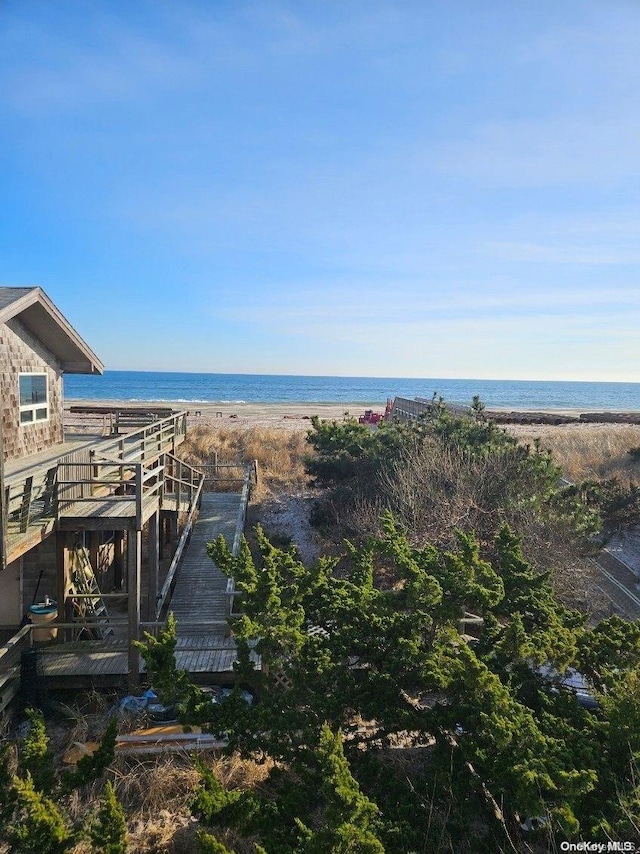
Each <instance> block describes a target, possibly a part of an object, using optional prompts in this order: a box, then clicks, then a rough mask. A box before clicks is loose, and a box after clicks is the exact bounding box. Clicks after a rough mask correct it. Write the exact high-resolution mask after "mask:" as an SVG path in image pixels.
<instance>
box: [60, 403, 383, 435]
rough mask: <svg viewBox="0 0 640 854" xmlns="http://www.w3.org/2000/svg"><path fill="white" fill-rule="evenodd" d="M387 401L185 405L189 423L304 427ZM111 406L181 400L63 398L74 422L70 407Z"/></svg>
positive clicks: (380, 407) (378, 409) (352, 414)
mask: <svg viewBox="0 0 640 854" xmlns="http://www.w3.org/2000/svg"><path fill="white" fill-rule="evenodd" d="M385 404H386V401H382V402H380V401H377V402H375V401H374V402H371V403H367V404H362V403H198V404H191V405H190V406H189V407H185V408H186V410H187V412H188V413H189V422H188V423H189V426H190V427H194V426H196V425H207V426H211V427H217V428H223V427H244V428H249V427H258V426H260V427H274V428H278V429H282V430H306V429H307V428H308V427H309V422H310V421H311V418H312V417H313V416H314V415H317V416H318V417H319V418H321V419H324V420H327V421H334V420H335V421H341V420H342V419H343V418H344V417H345V413H348V416H347V417H351V418H358V416H360V415H363V414H364V411H365V409H373V410H374V411H375V412H380V413H384V408H385ZM92 406H96V407H97V406H100V407H113V408H118V409H134V408H135V409H144V408H146V407H154V408H155V407H172V408H173V409H174V410H179V409H180V404H178V403H175V404H173V405H172V404H170V403H167V401H145V403H144V405H143V404H140V405H138V406H137V407H133V406H132V404H131V403H130V402H124V401H121V400H70V401H66V402H65V410H67V412H66V415H65V420H68V421H69V423H70V424H74V423H75V422H76V421H77V420H80V416H76V415H75V414H74V413H72V412H69V411H68V410H70V408H71V407H73V408H76V407H92Z"/></svg>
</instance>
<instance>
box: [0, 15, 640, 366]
mask: <svg viewBox="0 0 640 854" xmlns="http://www.w3.org/2000/svg"><path fill="white" fill-rule="evenodd" d="M0 123H1V125H0V126H1V128H2V130H1V133H0V193H1V194H2V218H1V220H0V282H1V283H2V284H6V285H20V286H24V285H31V284H38V285H40V286H41V287H43V288H44V290H45V291H46V292H47V293H48V294H49V296H50V297H51V298H52V299H53V300H54V302H55V303H56V304H57V305H58V306H59V308H60V309H61V310H62V311H63V312H64V313H65V314H66V316H67V317H68V318H69V320H70V321H71V322H72V323H73V324H74V325H75V326H76V328H77V329H78V331H79V332H80V333H81V335H83V337H84V338H85V339H86V340H87V341H88V343H89V344H90V345H91V346H92V347H93V349H94V350H95V351H96V352H97V353H98V355H99V356H100V357H101V358H102V359H103V361H104V362H105V363H106V365H107V367H108V368H112V369H131V370H135V369H138V370H178V371H180V370H186V371H189V370H193V371H214V372H251V373H300V374H338V375H340V374H343V375H371V376H415V377H468V378H496V379H583V380H596V379H598V380H627V381H640V373H639V365H640V359H639V356H640V344H639V341H640V336H639V329H640V324H639V320H640V312H639V296H640V290H639V286H638V280H639V270H640V193H639V190H640V4H638V3H637V2H635V0H634V2H622V0H607V2H603V0H595V2H589V0H580V2H572V0H563V2H560V3H558V2H557V0H553V1H551V0H549V1H548V2H547V0H536V2H535V3H523V2H513V0H467V2H462V0H447V1H446V2H445V0H442V2H432V0H419V2H412V1H411V0H407V1H406V2H403V0H399V2H391V0H389V2H378V0H367V2H359V0H358V2H355V0H340V1H339V0H336V2H329V0H322V1H321V0H313V2H311V1H310V0H309V2H305V0H297V2H293V0H291V2H270V0H261V2H243V0H233V2H232V1H231V0H218V2H205V0H202V2H197V1H196V0H180V2H178V0H173V2H168V0H148V2H146V0H135V2H131V0H126V2H120V0H109V2H106V0H105V2H100V0H94V2H91V3H87V2H86V1H85V0H81V2H65V0H56V2H55V3H51V2H50V0H3V2H0Z"/></svg>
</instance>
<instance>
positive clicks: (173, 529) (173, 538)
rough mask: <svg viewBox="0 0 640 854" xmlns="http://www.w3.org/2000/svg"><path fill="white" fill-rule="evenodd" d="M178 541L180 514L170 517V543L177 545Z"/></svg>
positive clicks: (172, 514)
mask: <svg viewBox="0 0 640 854" xmlns="http://www.w3.org/2000/svg"><path fill="white" fill-rule="evenodd" d="M177 541H178V513H177V512H176V513H171V515H170V516H169V542H171V543H177Z"/></svg>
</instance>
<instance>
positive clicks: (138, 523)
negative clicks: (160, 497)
mask: <svg viewBox="0 0 640 854" xmlns="http://www.w3.org/2000/svg"><path fill="white" fill-rule="evenodd" d="M135 470H136V529H137V530H138V531H140V530H141V529H142V463H136V466H135Z"/></svg>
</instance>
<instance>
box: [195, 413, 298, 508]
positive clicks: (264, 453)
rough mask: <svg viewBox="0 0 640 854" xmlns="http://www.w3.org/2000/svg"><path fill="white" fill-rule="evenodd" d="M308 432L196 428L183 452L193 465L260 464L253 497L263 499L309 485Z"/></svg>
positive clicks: (255, 427) (253, 428)
mask: <svg viewBox="0 0 640 854" xmlns="http://www.w3.org/2000/svg"><path fill="white" fill-rule="evenodd" d="M306 435H307V431H305V430H291V431H289V430H280V429H276V428H273V427H265V426H260V425H255V426H250V427H247V428H242V427H221V428H216V427H211V426H207V425H202V426H197V427H194V428H193V429H192V430H190V431H189V434H188V436H187V441H186V442H185V443H184V444H183V445H182V447H181V449H180V456H181V457H182V458H183V459H184V460H186V461H187V462H189V463H192V464H193V465H196V466H197V465H198V464H200V465H214V464H215V463H218V462H243V463H247V462H250V461H251V460H257V461H258V469H259V473H260V480H259V484H258V489H257V491H256V493H255V495H254V498H256V499H258V500H260V499H262V498H265V497H267V496H268V495H270V494H273V493H278V492H282V491H287V490H290V491H296V490H299V489H301V488H303V487H304V486H305V484H306V482H307V475H306V473H305V469H304V458H305V455H308V454H309V453H310V451H311V449H310V448H309V446H308V445H307V443H306Z"/></svg>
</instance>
